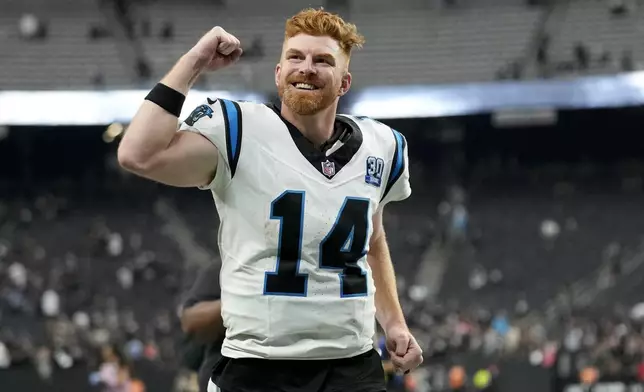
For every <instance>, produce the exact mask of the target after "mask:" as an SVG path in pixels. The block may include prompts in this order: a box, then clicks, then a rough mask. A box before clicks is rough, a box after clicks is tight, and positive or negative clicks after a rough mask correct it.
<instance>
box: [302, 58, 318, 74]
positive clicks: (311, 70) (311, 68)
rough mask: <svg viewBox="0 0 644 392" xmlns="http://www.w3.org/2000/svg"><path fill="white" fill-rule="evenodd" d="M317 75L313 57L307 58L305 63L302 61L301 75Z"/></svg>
mask: <svg viewBox="0 0 644 392" xmlns="http://www.w3.org/2000/svg"><path fill="white" fill-rule="evenodd" d="M316 73H317V70H316V69H315V64H314V63H313V58H312V57H311V56H306V59H304V61H302V63H301V67H300V74H302V75H312V74H316Z"/></svg>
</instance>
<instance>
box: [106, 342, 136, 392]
mask: <svg viewBox="0 0 644 392" xmlns="http://www.w3.org/2000/svg"><path fill="white" fill-rule="evenodd" d="M101 357H102V361H103V362H102V363H101V365H100V368H99V371H98V381H99V384H100V385H101V386H102V392H130V381H131V380H130V369H129V366H128V364H127V362H126V360H125V356H124V355H123V354H122V353H121V352H120V351H119V350H118V348H117V347H116V346H115V345H105V346H103V348H102V349H101Z"/></svg>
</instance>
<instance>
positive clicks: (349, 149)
mask: <svg viewBox="0 0 644 392" xmlns="http://www.w3.org/2000/svg"><path fill="white" fill-rule="evenodd" d="M337 123H338V124H339V126H338V128H339V129H344V131H343V132H338V134H339V135H340V136H339V137H338V140H337V141H336V142H335V143H334V144H333V145H332V146H331V147H330V148H328V149H327V150H326V151H325V152H323V151H322V150H321V149H319V148H315V146H314V145H313V144H312V143H311V142H310V141H309V140H308V139H306V138H305V137H304V136H303V135H302V134H301V133H300V132H299V131H298V130H297V128H295V126H293V125H292V124H290V123H289V122H288V121H286V120H284V119H283V118H282V117H281V116H280V114H279V111H278V110H277V108H275V107H271V106H268V105H263V104H256V103H250V102H234V101H228V100H224V99H219V100H215V101H213V100H210V99H208V101H207V102H206V103H204V104H203V105H201V106H199V107H198V108H197V109H195V110H194V111H193V113H192V114H191V115H190V116H189V117H188V118H187V119H186V120H185V122H184V123H182V125H181V128H180V129H181V130H184V131H192V132H197V133H200V134H201V135H203V136H204V137H206V138H207V139H208V140H210V141H211V142H212V143H213V144H214V145H215V146H217V149H218V150H219V155H220V156H219V164H218V167H217V172H216V175H215V178H214V179H213V180H212V182H211V183H210V184H209V185H207V186H205V187H203V188H204V189H208V190H211V191H212V194H213V197H214V200H215V204H216V206H217V210H218V212H219V216H220V219H221V226H220V228H219V238H218V244H219V251H220V252H221V258H222V262H223V263H222V270H221V301H222V316H223V320H224V325H225V326H226V339H225V341H224V344H223V347H222V354H223V355H225V356H227V357H231V358H270V359H336V358H347V357H352V356H355V355H359V354H362V353H364V352H366V351H368V350H370V349H372V348H373V342H372V337H373V336H374V332H375V331H374V327H375V305H374V293H375V288H374V283H373V280H372V277H371V270H370V268H369V265H368V264H367V256H366V254H367V250H368V246H369V238H370V237H371V234H372V231H373V228H372V217H373V215H374V214H375V212H376V211H377V210H378V209H379V208H380V207H382V206H383V205H385V204H386V203H388V202H390V201H397V200H402V199H405V198H407V197H409V195H410V194H411V188H410V186H409V171H408V164H407V147H406V141H405V139H404V137H403V136H402V135H401V134H400V133H398V132H396V131H394V130H392V129H391V128H389V127H388V126H386V125H384V124H382V123H379V122H377V121H374V120H371V119H367V118H357V117H352V116H344V115H339V116H338V117H337Z"/></svg>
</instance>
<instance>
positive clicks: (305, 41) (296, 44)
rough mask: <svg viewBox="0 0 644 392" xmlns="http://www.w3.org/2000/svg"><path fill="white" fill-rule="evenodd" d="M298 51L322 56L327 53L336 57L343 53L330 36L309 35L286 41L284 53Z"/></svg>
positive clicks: (301, 35) (300, 35)
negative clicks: (321, 54)
mask: <svg viewBox="0 0 644 392" xmlns="http://www.w3.org/2000/svg"><path fill="white" fill-rule="evenodd" d="M288 50H298V51H300V52H302V53H306V54H308V53H311V54H320V53H327V54H332V55H334V56H338V55H340V53H341V52H342V51H341V49H340V45H339V44H338V41H336V40H334V39H333V38H331V37H328V36H321V37H317V36H313V35H308V34H298V35H296V36H294V37H291V38H288V39H287V40H285V41H284V47H283V51H284V52H286V51H288Z"/></svg>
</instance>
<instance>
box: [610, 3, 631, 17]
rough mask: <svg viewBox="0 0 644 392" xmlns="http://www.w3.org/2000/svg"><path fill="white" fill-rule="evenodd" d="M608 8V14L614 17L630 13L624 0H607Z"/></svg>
mask: <svg viewBox="0 0 644 392" xmlns="http://www.w3.org/2000/svg"><path fill="white" fill-rule="evenodd" d="M608 7H609V9H610V13H611V14H612V15H614V16H623V15H626V14H627V13H628V12H629V11H630V7H629V4H628V3H627V2H626V0H609V2H608Z"/></svg>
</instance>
